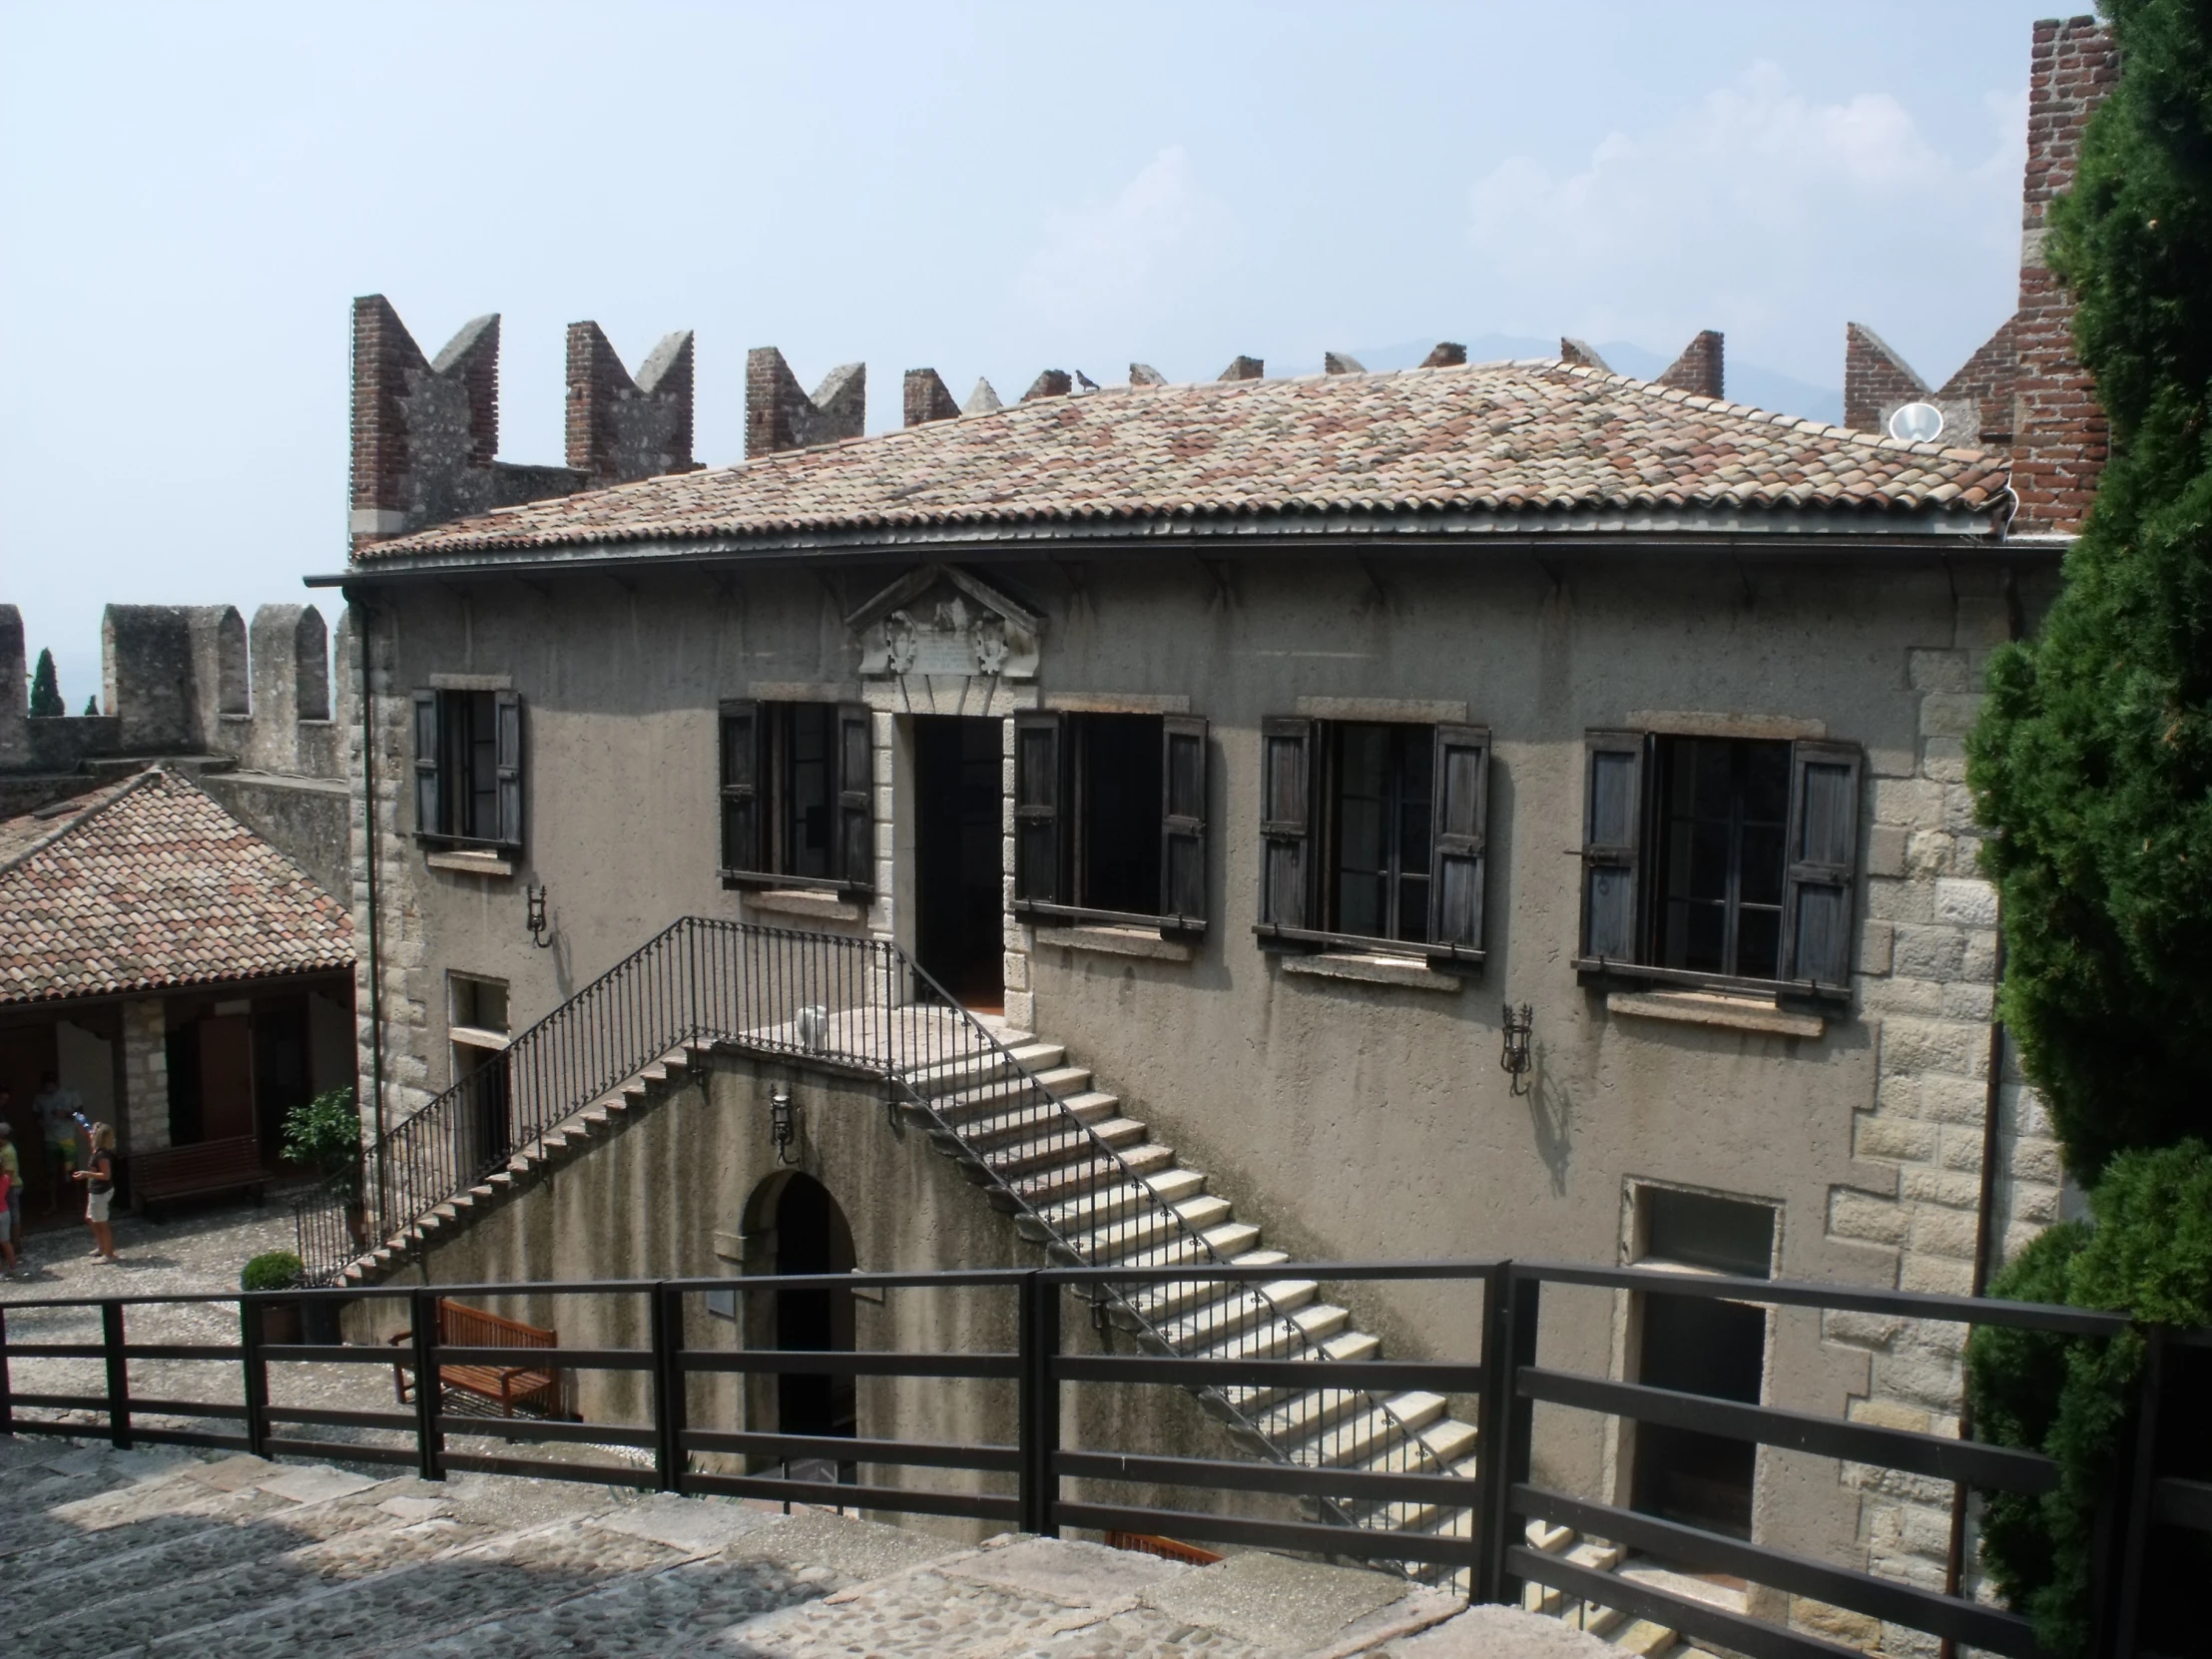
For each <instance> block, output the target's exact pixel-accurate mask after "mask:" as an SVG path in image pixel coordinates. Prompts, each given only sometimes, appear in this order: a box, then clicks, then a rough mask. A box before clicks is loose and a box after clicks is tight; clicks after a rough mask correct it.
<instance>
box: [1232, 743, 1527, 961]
mask: <svg viewBox="0 0 2212 1659" xmlns="http://www.w3.org/2000/svg"><path fill="white" fill-rule="evenodd" d="M1260 742H1261V775H1260V820H1261V822H1260V836H1261V854H1260V921H1259V925H1258V928H1257V931H1258V932H1259V933H1260V935H1261V937H1262V938H1263V939H1264V940H1270V941H1282V942H1286V943H1293V944H1306V945H1326V944H1330V943H1336V942H1343V943H1348V944H1364V945H1370V946H1372V945H1373V944H1375V943H1377V942H1378V941H1381V942H1384V943H1388V944H1393V945H1401V946H1402V945H1412V946H1416V947H1418V948H1419V949H1420V951H1421V952H1422V953H1423V954H1425V955H1428V956H1430V957H1432V958H1439V959H1443V960H1447V961H1456V962H1460V963H1466V964H1471V963H1477V962H1479V961H1480V960H1481V959H1482V890H1483V876H1484V868H1483V847H1484V842H1485V838H1486V830H1487V826H1488V818H1489V771H1490V735H1489V732H1488V731H1487V730H1486V729H1484V728H1482V727H1479V726H1415V725H1383V724H1376V723H1368V722H1350V721H1342V722H1340V721H1308V720H1270V721H1266V722H1264V723H1263V724H1262V727H1261V735H1260Z"/></svg>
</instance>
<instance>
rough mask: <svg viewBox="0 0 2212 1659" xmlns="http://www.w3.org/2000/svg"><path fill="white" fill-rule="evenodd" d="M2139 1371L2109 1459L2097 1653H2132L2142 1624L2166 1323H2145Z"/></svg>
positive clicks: (2128, 1657)
mask: <svg viewBox="0 0 2212 1659" xmlns="http://www.w3.org/2000/svg"><path fill="white" fill-rule="evenodd" d="M2142 1336H2143V1371H2142V1375H2141V1377H2140V1378H2138V1379H2137V1381H2136V1385H2135V1409H2134V1411H2133V1413H2132V1415H2133V1418H2134V1421H2133V1423H2132V1425H2123V1431H2122V1433H2121V1434H2120V1436H2119V1439H2120V1443H2121V1446H2123V1447H2126V1451H2125V1452H2123V1454H2121V1455H2119V1456H2115V1457H2114V1458H2113V1459H2112V1468H2113V1478H2112V1484H2111V1488H2110V1492H2109V1495H2108V1497H2107V1500H2106V1512H2105V1514H2104V1515H2103V1516H2101V1517H2100V1520H2101V1521H2102V1523H2103V1524H2102V1525H2101V1526H2100V1527H2099V1532H2100V1534H2101V1536H2100V1538H2099V1542H2100V1543H2102V1544H2103V1546H2104V1547H2103V1548H2102V1549H2101V1550H2100V1551H2099V1552H2098V1554H2099V1560H2098V1571H2097V1595H2096V1609H2095V1611H2096V1623H2097V1627H2098V1629H2099V1631H2100V1632H2101V1633H2102V1635H2103V1637H2104V1639H2103V1640H2102V1641H2100V1642H2099V1643H2098V1644H2097V1651H2098V1652H2099V1653H2109V1654H2111V1655H2113V1656H2114V1659H2132V1656H2133V1654H2134V1652H2135V1645H2136V1640H2137V1633H2138V1631H2139V1630H2140V1629H2141V1626H2142V1601H2143V1555H2144V1552H2145V1551H2146V1550H2148V1549H2149V1548H2150V1529H2151V1497H2152V1489H2153V1488H2154V1487H2155V1486H2156V1485H2157V1483H2158V1408H2159V1405H2160V1403H2161V1398H2162V1396H2163V1394H2164V1392H2165V1384H2166V1328H2165V1327H2164V1326H2162V1325H2151V1326H2145V1327H2144V1328H2143V1331H2142Z"/></svg>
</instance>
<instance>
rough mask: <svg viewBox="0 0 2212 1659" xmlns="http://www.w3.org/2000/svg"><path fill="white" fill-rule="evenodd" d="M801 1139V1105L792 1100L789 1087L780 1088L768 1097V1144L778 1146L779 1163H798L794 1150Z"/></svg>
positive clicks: (777, 1159)
mask: <svg viewBox="0 0 2212 1659" xmlns="http://www.w3.org/2000/svg"><path fill="white" fill-rule="evenodd" d="M798 1140H799V1107H798V1106H797V1105H796V1104H795V1103H794V1102H793V1100H792V1092H791V1090H789V1089H778V1090H777V1091H776V1092H775V1093H774V1094H772V1095H770V1096H769V1097H768V1144H769V1145H771V1146H773V1147H774V1148H776V1161H777V1162H778V1163H779V1164H796V1163H798V1162H799V1157H798V1155H797V1154H796V1153H795V1152H793V1151H792V1148H793V1146H795V1145H796V1144H797V1143H798Z"/></svg>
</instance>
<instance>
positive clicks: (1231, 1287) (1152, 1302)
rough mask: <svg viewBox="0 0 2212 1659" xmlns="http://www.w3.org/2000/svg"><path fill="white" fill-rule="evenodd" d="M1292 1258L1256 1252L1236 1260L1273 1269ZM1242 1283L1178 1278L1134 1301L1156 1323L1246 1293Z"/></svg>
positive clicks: (1242, 1264) (1276, 1252)
mask: <svg viewBox="0 0 2212 1659" xmlns="http://www.w3.org/2000/svg"><path fill="white" fill-rule="evenodd" d="M1289 1260H1290V1257H1289V1255H1287V1254H1286V1253H1285V1252H1283V1251H1280V1250H1254V1251H1248V1252H1246V1253H1245V1254H1244V1255H1242V1256H1239V1257H1237V1258H1236V1265H1237V1266H1238V1267H1252V1268H1258V1267H1272V1266H1274V1265H1275V1264H1276V1263H1278V1262H1288V1261H1289ZM1243 1288H1244V1287H1243V1285H1241V1284H1239V1283H1235V1282H1232V1281H1229V1280H1221V1279H1177V1280H1170V1281H1168V1282H1167V1283H1165V1284H1160V1285H1148V1286H1146V1287H1145V1288H1144V1289H1143V1290H1142V1291H1140V1292H1138V1293H1136V1294H1135V1295H1133V1296H1132V1297H1131V1298H1130V1302H1131V1304H1132V1305H1133V1306H1134V1307H1135V1308H1136V1310H1137V1312H1138V1313H1140V1314H1142V1315H1144V1317H1145V1318H1146V1319H1149V1320H1151V1321H1152V1322H1153V1323H1154V1324H1156V1325H1157V1324H1162V1323H1165V1322H1166V1321H1168V1320H1171V1319H1176V1318H1179V1317H1180V1316H1182V1315H1183V1314H1185V1313H1188V1312H1189V1311H1190V1310H1191V1309H1192V1308H1194V1307H1197V1306H1198V1305H1199V1304H1200V1303H1204V1302H1213V1301H1217V1300H1218V1299H1220V1298H1221V1297H1224V1296H1227V1295H1228V1294H1229V1293H1230V1292H1232V1291H1236V1290H1242V1289H1243Z"/></svg>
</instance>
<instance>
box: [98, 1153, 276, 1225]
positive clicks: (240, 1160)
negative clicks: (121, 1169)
mask: <svg viewBox="0 0 2212 1659" xmlns="http://www.w3.org/2000/svg"><path fill="white" fill-rule="evenodd" d="M130 1177H131V1199H132V1202H133V1203H134V1204H135V1205H137V1207H138V1208H139V1209H141V1210H152V1209H154V1208H156V1207H157V1206H159V1205H162V1204H165V1203H167V1202H169V1201H170V1200H172V1199H179V1198H209V1197H213V1196H214V1195H215V1194H217V1193H236V1192H251V1193H253V1195H254V1199H255V1202H257V1203H259V1202H260V1201H261V1197H262V1189H263V1188H264V1187H266V1186H267V1185H268V1184H269V1172H268V1171H267V1170H265V1169H263V1168H262V1148H261V1143H260V1142H259V1141H257V1140H256V1139H255V1138H254V1137H253V1136H252V1135H240V1136H237V1137H235V1138H233V1139H230V1140H222V1141H201V1142H198V1143H197V1144H195V1145H193V1146H171V1147H163V1148H161V1149H160V1150H158V1151H154V1152H140V1153H136V1154H134V1155H133V1156H132V1158H131V1160H130Z"/></svg>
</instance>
